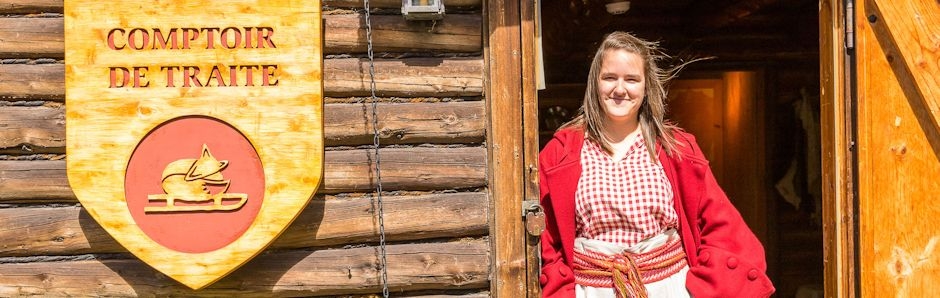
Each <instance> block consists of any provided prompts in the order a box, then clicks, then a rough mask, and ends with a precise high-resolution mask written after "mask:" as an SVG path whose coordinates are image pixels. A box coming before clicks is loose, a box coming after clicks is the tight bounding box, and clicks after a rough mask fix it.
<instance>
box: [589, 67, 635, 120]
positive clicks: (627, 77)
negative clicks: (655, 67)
mask: <svg viewBox="0 0 940 298" xmlns="http://www.w3.org/2000/svg"><path fill="white" fill-rule="evenodd" d="M644 74H645V70H644V69H643V58H641V57H640V55H637V54H635V53H631V52H627V51H626V50H610V51H608V52H607V53H605V54H604V58H603V61H602V63H601V69H600V75H599V76H598V77H597V94H598V100H600V105H601V108H602V109H603V110H604V114H605V115H606V116H607V121H608V122H609V123H625V122H630V121H637V120H638V119H639V112H640V105H641V104H643V99H644V97H646V76H645V75H644Z"/></svg>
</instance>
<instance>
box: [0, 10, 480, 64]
mask: <svg viewBox="0 0 940 298" xmlns="http://www.w3.org/2000/svg"><path fill="white" fill-rule="evenodd" d="M399 5H400V3H399ZM323 20H324V22H325V23H324V26H325V27H324V32H323V34H324V37H323V41H324V49H323V50H324V53H326V54H340V53H365V52H366V45H367V43H366V38H365V36H366V31H365V30H366V28H365V15H361V14H336V15H324V16H323ZM372 28H373V29H374V30H373V31H372V41H373V50H374V51H376V52H479V51H482V46H483V44H482V43H483V41H482V37H481V34H482V19H481V16H480V15H479V14H450V15H446V16H445V17H444V19H443V20H440V21H437V22H434V23H430V22H409V21H407V20H405V18H403V17H402V16H400V15H398V16H396V15H373V16H372ZM0 40H2V41H3V42H2V43H0V57H3V58H55V59H63V58H64V57H65V32H64V24H63V19H62V18H0ZM102 42H105V41H104V40H102Z"/></svg>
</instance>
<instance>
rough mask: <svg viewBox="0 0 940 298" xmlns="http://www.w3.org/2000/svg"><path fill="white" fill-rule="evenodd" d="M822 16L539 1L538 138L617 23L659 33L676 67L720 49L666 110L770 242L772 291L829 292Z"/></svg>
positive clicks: (563, 114)
mask: <svg viewBox="0 0 940 298" xmlns="http://www.w3.org/2000/svg"><path fill="white" fill-rule="evenodd" d="M618 1H619V2H620V3H617V2H618ZM608 7H609V8H610V9H608ZM625 7H629V9H625ZM624 10H625V11H624ZM818 22H819V12H818V3H817V2H816V1H810V0H790V1H779V0H714V1H692V0H632V1H629V2H628V3H627V4H624V3H623V1H620V0H563V1H542V2H541V24H540V25H541V26H540V29H541V36H540V37H541V45H542V48H541V50H542V58H543V59H542V65H541V67H543V71H544V89H542V90H540V91H539V118H540V119H539V120H540V141H541V143H542V144H543V145H544V144H545V143H546V142H547V141H548V140H549V139H550V138H551V134H552V132H553V131H554V130H555V129H556V128H557V127H558V126H559V125H560V124H562V123H564V122H565V121H567V120H568V119H570V118H571V117H572V116H573V115H574V114H575V113H577V109H578V107H579V106H580V104H581V99H582V97H583V94H584V85H585V80H586V77H587V73H588V69H589V67H590V61H591V58H592V57H593V55H594V51H595V50H596V48H597V45H598V43H599V42H600V41H601V40H602V38H603V36H604V35H605V34H607V33H609V32H612V31H617V30H620V31H628V32H631V33H634V34H635V35H637V36H639V37H642V38H644V39H647V40H653V41H658V42H659V43H660V47H661V48H662V49H663V50H664V52H665V53H666V54H668V55H670V56H672V59H673V60H672V61H666V63H667V64H669V63H679V62H681V61H686V60H688V59H694V58H702V57H713V58H712V59H709V60H704V61H698V62H695V63H692V64H691V65H690V66H689V67H687V68H685V69H684V70H683V71H682V72H681V73H680V75H679V77H678V78H677V79H676V80H674V81H673V82H672V83H671V84H670V91H669V102H668V106H667V108H668V117H669V118H670V119H671V120H672V121H673V122H675V123H677V124H678V125H679V126H680V127H682V128H684V129H686V130H687V131H690V132H691V133H693V134H695V135H696V137H697V140H698V143H699V145H700V146H701V147H702V150H703V152H704V153H705V155H706V157H708V158H709V160H710V162H711V167H712V170H713V172H714V173H715V176H716V178H717V179H718V181H719V184H721V186H722V188H723V189H724V190H725V192H726V193H727V194H728V197H729V198H730V199H731V200H732V202H733V203H734V204H735V205H736V206H737V207H738V209H739V211H741V214H742V216H744V218H745V220H746V221H747V222H748V224H749V226H750V227H751V229H752V230H754V232H755V234H757V235H758V237H759V238H760V239H761V240H762V242H763V243H764V246H765V249H766V251H767V261H768V274H769V275H770V277H771V280H773V282H774V285H775V286H776V288H777V293H776V294H775V297H822V284H823V244H822V242H823V241H822V227H821V218H820V217H821V204H820V202H821V197H822V196H821V186H820V170H821V169H820V161H819V158H820V153H819V152H820V151H819V150H820V143H819V32H818V30H819V27H818Z"/></svg>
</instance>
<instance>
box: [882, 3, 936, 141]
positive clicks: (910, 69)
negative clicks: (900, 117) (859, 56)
mask: <svg viewBox="0 0 940 298" xmlns="http://www.w3.org/2000/svg"><path fill="white" fill-rule="evenodd" d="M865 3H866V5H865V7H866V8H867V9H866V10H865V14H866V15H868V16H869V18H868V20H869V24H871V27H872V29H874V32H875V37H876V38H877V39H878V43H879V44H880V46H881V48H882V50H883V51H884V54H885V55H886V56H887V58H888V63H889V64H891V69H892V70H894V73H895V76H897V78H898V82H900V83H901V86H902V87H903V88H902V89H903V90H904V91H905V95H906V97H907V98H908V101H909V102H910V103H911V106H912V107H914V111H915V114H917V116H918V118H919V119H920V121H919V122H920V124H921V127H922V128H923V129H924V133H925V134H926V135H927V140H928V141H929V142H930V144H931V145H932V147H933V150H934V155H937V156H940V31H938V30H937V28H940V4H938V3H937V2H936V1H922V0H921V1H904V2H902V3H894V2H891V3H887V2H885V1H883V0H877V1H876V0H867V1H866V2H865ZM872 16H873V17H874V19H872Z"/></svg>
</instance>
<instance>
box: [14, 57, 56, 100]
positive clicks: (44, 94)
mask: <svg viewBox="0 0 940 298" xmlns="http://www.w3.org/2000/svg"><path fill="white" fill-rule="evenodd" d="M30 98H41V99H48V100H60V101H61V100H63V99H64V98H65V65H62V64H36V65H27V64H0V99H14V100H16V99H30Z"/></svg>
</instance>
